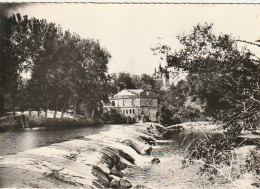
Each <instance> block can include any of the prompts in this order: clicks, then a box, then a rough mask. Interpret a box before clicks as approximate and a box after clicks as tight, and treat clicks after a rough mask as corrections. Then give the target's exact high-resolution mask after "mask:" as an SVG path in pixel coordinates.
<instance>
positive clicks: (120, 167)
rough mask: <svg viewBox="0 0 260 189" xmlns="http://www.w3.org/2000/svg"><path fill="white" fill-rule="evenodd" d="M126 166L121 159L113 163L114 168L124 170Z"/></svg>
mask: <svg viewBox="0 0 260 189" xmlns="http://www.w3.org/2000/svg"><path fill="white" fill-rule="evenodd" d="M126 167H127V165H126V164H124V163H122V162H121V161H118V162H117V164H115V168H116V169H117V170H124V169H125V168H126Z"/></svg>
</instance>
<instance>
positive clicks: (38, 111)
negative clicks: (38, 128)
mask: <svg viewBox="0 0 260 189" xmlns="http://www.w3.org/2000/svg"><path fill="white" fill-rule="evenodd" d="M40 113H41V111H40V108H39V109H38V118H39V117H40Z"/></svg>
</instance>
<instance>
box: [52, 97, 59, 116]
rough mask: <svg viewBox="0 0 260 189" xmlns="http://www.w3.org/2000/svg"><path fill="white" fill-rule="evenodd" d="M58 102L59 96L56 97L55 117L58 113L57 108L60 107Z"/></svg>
mask: <svg viewBox="0 0 260 189" xmlns="http://www.w3.org/2000/svg"><path fill="white" fill-rule="evenodd" d="M58 104H59V98H56V104H55V111H54V115H53V118H56V115H57V109H58Z"/></svg>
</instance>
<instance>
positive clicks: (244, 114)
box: [155, 24, 260, 173]
mask: <svg viewBox="0 0 260 189" xmlns="http://www.w3.org/2000/svg"><path fill="white" fill-rule="evenodd" d="M177 38H178V39H179V41H180V43H181V44H182V45H183V48H182V49H181V50H180V51H175V52H170V50H171V48H170V47H167V46H165V45H163V46H162V47H161V48H157V49H155V50H158V51H159V53H163V54H165V55H166V60H167V64H168V66H170V67H176V68H181V69H184V70H186V71H187V72H188V73H189V75H188V78H187V80H188V81H189V84H190V85H189V90H188V92H187V94H189V95H190V96H194V97H195V98H197V99H200V101H201V102H202V103H203V104H204V105H205V106H204V108H205V113H206V114H207V115H208V116H212V117H214V118H215V120H217V121H221V122H222V123H223V127H224V128H225V129H226V132H225V133H224V135H223V136H220V137H217V138H214V139H212V138H210V137H206V138H203V139H202V138H200V139H196V140H194V141H193V143H192V145H190V146H189V150H190V153H189V155H188V156H187V158H188V159H189V160H190V161H192V160H194V159H200V160H203V162H204V166H203V169H202V171H208V172H210V173H216V167H215V166H214V165H223V164H224V165H225V164H226V165H228V164H230V160H231V157H232V150H233V149H234V147H237V146H238V144H237V140H236V137H237V136H238V135H239V134H241V131H242V130H247V131H252V132H255V131H256V130H257V129H259V124H260V119H259V115H260V114H259V112H260V93H259V83H260V77H259V75H260V66H259V62H260V61H259V58H256V57H255V55H254V54H252V53H251V52H250V51H249V50H248V49H246V48H239V47H238V45H237V43H236V39H234V38H233V37H232V36H231V35H225V34H220V35H215V34H213V25H212V24H205V25H199V24H198V25H197V26H195V27H194V28H193V30H192V31H191V33H190V34H188V35H185V34H183V35H180V36H178V37H177ZM184 98H185V97H184ZM251 163H252V162H251ZM210 170H211V171H210Z"/></svg>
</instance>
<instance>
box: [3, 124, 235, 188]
mask: <svg viewBox="0 0 260 189" xmlns="http://www.w3.org/2000/svg"><path fill="white" fill-rule="evenodd" d="M160 128H162V126H161V125H159V124H152V123H137V124H134V125H116V126H115V127H113V128H111V129H110V130H109V131H105V132H102V133H99V134H94V135H91V136H86V137H84V138H80V139H74V140H70V141H66V142H62V143H55V144H52V145H50V146H46V147H41V148H36V149H31V150H27V151H24V152H20V153H17V154H14V155H4V156H1V157H0V187H29V188H42V187H44V188H53V187H59V188H65V187H66V188H68V187H69V188H76V187H84V188H221V187H222V188H227V187H228V188H232V187H233V188H236V186H235V185H234V184H233V183H230V182H227V181H226V180H225V179H222V181H223V183H220V182H218V183H216V184H215V185H214V184H210V183H209V181H207V179H204V178H203V177H202V176H200V175H197V170H198V169H199V166H198V165H197V164H195V165H193V166H189V167H186V168H183V167H182V163H181V162H182V158H183V156H184V155H185V149H177V148H175V147H173V146H171V145H166V146H165V145H158V144H162V143H163V140H161V139H162V138H161V132H160V131H159V130H161V129H160ZM157 158H158V159H157Z"/></svg>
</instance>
